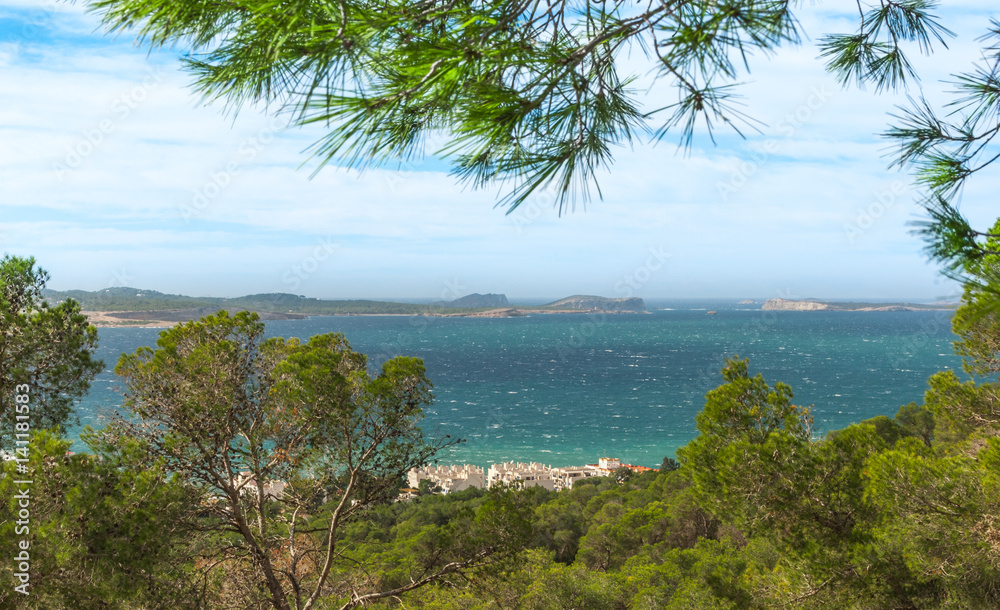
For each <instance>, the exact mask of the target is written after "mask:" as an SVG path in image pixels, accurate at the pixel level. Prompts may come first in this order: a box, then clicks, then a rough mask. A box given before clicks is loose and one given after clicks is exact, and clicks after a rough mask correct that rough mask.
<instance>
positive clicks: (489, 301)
mask: <svg viewBox="0 0 1000 610" xmlns="http://www.w3.org/2000/svg"><path fill="white" fill-rule="evenodd" d="M431 305H433V306H435V307H459V308H465V307H490V308H496V307H510V303H508V302H507V295H505V294H493V293H489V294H479V293H478V292H474V293H472V294H467V295H465V296H464V297H462V298H460V299H455V300H454V301H435V302H434V303H431Z"/></svg>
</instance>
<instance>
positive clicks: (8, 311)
mask: <svg viewBox="0 0 1000 610" xmlns="http://www.w3.org/2000/svg"><path fill="white" fill-rule="evenodd" d="M48 279H49V275H48V273H46V272H45V270H44V269H41V268H40V267H38V266H36V264H35V259H34V258H20V257H16V256H4V257H3V258H2V259H0V426H2V429H0V449H3V450H10V449H11V448H13V447H14V433H15V429H14V424H15V421H16V419H15V417H16V414H15V411H16V406H15V402H14V401H15V397H16V396H17V395H21V396H26V397H28V402H27V403H25V404H27V405H28V409H27V410H28V413H29V419H28V423H29V424H30V425H29V428H30V429H32V430H35V431H39V430H43V429H48V428H56V429H57V430H58V431H59V432H62V433H65V431H66V424H67V423H68V422H71V421H73V419H74V417H75V415H74V414H73V412H72V407H73V402H74V401H75V400H76V399H78V398H80V397H81V396H83V395H84V394H86V393H87V390H88V389H89V388H90V382H91V381H92V380H93V378H94V377H95V376H96V375H97V374H98V373H99V372H100V371H101V370H102V369H103V368H104V364H103V363H102V362H101V361H100V360H95V359H94V357H93V355H94V350H95V349H96V348H97V329H96V328H94V327H93V326H91V325H89V324H88V323H87V318H86V316H84V315H83V314H81V313H80V306H79V304H78V303H76V302H75V301H73V300H71V299H70V300H66V301H65V302H63V303H60V304H59V305H57V306H55V307H51V306H49V304H48V302H46V301H45V300H44V299H43V298H42V289H43V288H44V287H45V283H46V282H47V281H48ZM15 388H20V389H19V390H18V391H17V392H15Z"/></svg>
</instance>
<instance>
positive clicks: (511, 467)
mask: <svg viewBox="0 0 1000 610" xmlns="http://www.w3.org/2000/svg"><path fill="white" fill-rule="evenodd" d="M498 483H506V484H508V485H517V486H519V487H522V488H526V487H544V488H545V489H550V490H554V489H555V488H556V482H555V479H553V478H552V467H551V466H546V465H545V464H540V463H538V462H502V463H500V464H493V465H492V466H490V470H489V477H488V478H487V486H489V487H492V486H493V485H496V484H498Z"/></svg>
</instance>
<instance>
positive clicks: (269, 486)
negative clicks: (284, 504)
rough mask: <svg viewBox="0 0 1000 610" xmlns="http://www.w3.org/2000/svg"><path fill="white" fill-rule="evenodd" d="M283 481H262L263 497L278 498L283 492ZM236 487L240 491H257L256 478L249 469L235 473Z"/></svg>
mask: <svg viewBox="0 0 1000 610" xmlns="http://www.w3.org/2000/svg"><path fill="white" fill-rule="evenodd" d="M285 485H286V483H285V482H284V481H279V480H277V479H275V480H274V481H265V482H264V497H265V498H267V499H271V500H280V499H281V496H282V495H283V494H284V493H285ZM236 487H237V488H240V493H251V492H252V493H254V494H256V493H257V480H256V478H255V477H254V476H253V473H252V472H250V471H249V470H247V471H244V472H241V473H239V474H238V475H236Z"/></svg>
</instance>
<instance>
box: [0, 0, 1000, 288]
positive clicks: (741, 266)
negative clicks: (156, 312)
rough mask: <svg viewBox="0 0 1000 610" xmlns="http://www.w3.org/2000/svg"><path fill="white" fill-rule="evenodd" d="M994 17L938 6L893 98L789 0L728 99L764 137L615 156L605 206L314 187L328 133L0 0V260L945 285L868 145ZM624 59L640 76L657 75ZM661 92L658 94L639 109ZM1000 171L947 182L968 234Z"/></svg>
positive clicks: (904, 197)
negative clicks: (864, 85) (826, 45)
mask: <svg viewBox="0 0 1000 610" xmlns="http://www.w3.org/2000/svg"><path fill="white" fill-rule="evenodd" d="M993 7H995V2H994V1H993V0H989V1H987V0H954V1H951V0H950V1H949V2H947V3H946V8H944V9H941V10H940V14H941V16H942V22H943V24H944V25H945V26H947V27H948V28H949V29H951V30H952V31H954V32H955V34H956V37H955V38H954V39H951V40H949V42H948V46H949V48H948V49H941V48H938V49H937V52H935V53H934V54H933V55H932V56H930V57H924V56H919V55H917V54H916V53H915V52H914V55H913V56H912V57H913V63H914V66H915V67H916V69H917V70H918V72H920V74H921V75H922V77H923V78H922V81H921V83H920V84H918V85H914V86H913V87H911V88H910V90H909V91H908V92H902V93H897V94H885V93H882V94H876V93H875V92H873V91H871V90H868V91H859V90H857V89H853V88H848V89H845V88H843V87H841V86H840V85H839V84H838V83H837V82H836V80H835V79H834V78H833V77H832V76H830V75H828V74H827V73H825V71H824V68H823V63H822V61H821V60H820V59H819V57H818V55H819V52H818V50H817V46H816V41H817V40H819V39H820V38H821V36H822V35H823V34H826V33H831V32H837V33H844V32H849V31H851V30H853V29H854V28H856V12H851V11H856V10H857V9H856V5H855V3H853V2H815V3H805V2H803V3H798V4H797V8H796V10H797V15H798V17H799V20H800V21H801V24H802V28H803V31H804V34H805V39H804V41H803V43H802V44H801V45H798V46H789V47H786V48H783V49H781V50H780V51H779V52H778V53H777V54H775V55H774V56H769V57H765V56H759V55H758V56H755V57H752V58H751V66H750V67H751V72H750V74H749V75H747V76H746V78H745V80H746V82H745V84H744V85H743V86H742V88H741V93H742V94H743V95H744V97H745V104H746V107H745V110H746V112H747V113H748V114H750V115H752V116H753V117H754V118H756V119H758V120H759V121H761V122H762V123H763V126H762V127H761V133H759V134H754V133H750V134H748V137H747V138H746V139H741V138H739V137H737V136H735V135H732V134H726V133H723V134H721V135H719V136H718V137H717V138H716V141H715V143H714V144H713V143H712V141H711V140H710V139H709V138H708V137H706V136H705V135H704V134H700V135H698V136H696V138H695V141H694V145H693V147H692V148H691V149H690V150H688V151H686V152H685V151H683V150H678V148H677V146H676V144H675V143H676V140H677V138H676V137H671V136H668V137H667V138H666V139H664V140H663V141H661V142H659V143H652V142H649V141H648V139H642V140H640V141H638V142H636V143H635V144H634V145H633V146H632V147H630V148H628V147H622V148H619V149H617V150H616V152H615V162H614V163H613V164H612V165H611V167H610V168H609V169H608V170H607V171H606V172H603V173H601V174H600V175H599V183H600V187H601V190H602V192H603V199H595V200H592V201H591V202H589V203H588V204H587V205H586V206H585V207H584V206H582V205H578V206H577V207H576V209H575V210H573V211H571V212H570V213H563V214H562V215H561V216H560V215H559V213H558V210H557V209H556V208H555V207H554V206H553V202H552V199H551V197H547V196H546V195H545V194H544V193H543V194H541V195H539V196H538V197H535V198H533V199H531V200H529V201H528V202H527V203H525V204H524V205H522V206H521V207H520V208H519V209H518V210H516V211H515V212H513V213H511V214H505V210H504V209H502V208H498V207H495V205H496V203H497V201H499V197H500V196H501V195H502V193H501V191H499V190H497V189H487V190H479V191H477V190H471V189H468V188H464V187H463V186H462V185H461V184H459V183H457V182H456V180H455V179H454V178H453V177H451V176H449V175H448V165H447V162H445V161H442V160H440V159H436V158H434V157H433V156H427V157H425V158H423V159H421V160H417V161H414V162H411V163H408V164H406V165H404V166H402V167H388V168H383V169H369V170H367V171H365V172H364V173H358V172H357V171H353V170H348V169H343V168H338V167H331V166H328V167H326V168H324V169H322V170H321V171H320V172H319V173H318V174H316V175H315V176H313V170H314V169H315V163H314V162H312V161H310V159H309V156H308V154H306V152H305V150H306V149H307V148H308V147H309V145H310V144H311V143H312V142H314V141H315V140H317V139H318V138H319V137H320V136H321V135H322V132H321V131H318V130H316V129H289V128H287V127H286V122H285V120H284V119H283V118H282V117H281V116H278V115H277V114H276V113H275V109H274V108H271V109H245V110H243V111H241V112H240V113H239V114H238V115H235V116H234V115H233V114H232V113H231V112H227V111H226V109H225V108H224V106H223V105H222V104H220V103H211V104H208V103H205V101H204V100H202V99H201V98H200V97H199V96H198V95H197V94H196V93H194V92H193V91H192V89H191V88H190V75H188V74H186V73H184V72H183V71H182V70H181V64H180V62H179V61H178V57H179V56H180V54H181V53H182V52H184V51H185V49H167V50H158V51H150V50H149V49H148V48H140V47H138V46H136V44H135V41H134V37H133V36H132V35H130V34H129V33H122V34H118V35H116V36H109V35H107V34H106V33H105V32H104V31H103V29H102V28H101V26H100V24H99V21H98V19H97V17H96V16H94V15H91V14H88V13H87V12H86V11H85V7H84V4H83V3H82V2H77V3H73V4H67V3H63V2H59V3H54V2H49V1H48V0H0V73H2V75H3V78H0V137H2V142H3V144H2V146H0V252H2V253H7V254H12V255H18V256H34V257H35V258H36V259H37V260H38V263H39V264H40V266H42V267H43V268H45V269H46V270H47V271H48V272H49V273H50V276H51V280H50V282H49V287H50V288H54V289H57V290H68V289H84V290H100V289H104V288H107V287H112V286H132V287H137V288H142V289H147V290H158V291H161V292H168V293H180V294H189V295H196V296H239V295H243V294H251V293H263V292H290V293H294V294H303V295H306V296H310V297H318V298H386V299H389V298H405V299H422V298H426V299H451V298H456V297H458V296H462V295H464V294H467V293H472V292H480V293H486V292H496V293H505V294H506V295H507V296H508V298H512V299H516V298H518V297H521V298H546V297H551V298H557V297H562V296H566V295H569V294H596V295H602V296H607V297H631V296H638V297H643V298H686V297H691V298H715V297H734V298H773V297H783V298H829V299H852V298H856V299H872V300H899V299H906V300H934V299H939V298H954V296H955V295H956V293H957V288H956V286H955V285H954V284H953V283H951V282H950V281H948V280H944V279H943V278H942V277H941V276H940V274H939V271H938V269H937V268H936V267H935V266H934V265H932V264H931V263H929V262H928V261H927V259H926V257H925V255H924V254H923V252H922V248H923V244H922V242H921V241H920V240H919V239H918V238H917V237H915V236H914V235H912V234H911V231H912V226H911V224H910V223H912V222H913V221H915V220H919V219H920V217H921V216H920V214H919V208H918V207H917V206H916V205H915V203H914V198H915V192H914V190H913V189H912V188H911V185H910V180H909V177H908V176H907V175H906V174H905V173H901V172H899V171H897V170H894V169H889V168H888V163H889V159H888V157H887V156H886V154H887V152H888V149H887V146H888V145H887V142H886V141H885V140H884V139H882V138H880V137H879V136H878V134H879V133H881V132H883V131H884V130H885V129H886V128H887V127H888V125H889V123H890V121H891V118H890V116H889V113H891V112H894V111H895V109H896V106H897V105H898V104H902V103H905V100H906V97H905V96H906V94H909V95H919V94H920V93H921V92H922V93H923V94H924V95H926V96H927V98H928V99H929V100H931V101H932V102H934V101H937V102H942V101H946V100H947V98H946V97H945V96H944V94H943V92H944V91H947V89H948V85H947V84H945V83H944V82H943V81H946V80H948V78H949V74H951V73H954V72H960V71H967V70H970V69H971V68H972V65H973V62H974V61H976V60H977V59H978V58H979V56H980V53H981V44H980V43H979V42H977V40H976V39H977V38H978V37H979V36H981V35H982V34H983V33H984V32H985V31H986V28H987V27H988V25H989V19H990V18H991V17H993V16H1000V12H998V11H997V10H996V9H995V8H993ZM622 61H623V64H624V65H626V66H627V67H628V68H631V69H633V70H634V72H635V73H636V74H637V75H638V76H639V78H640V81H639V82H640V84H643V86H645V83H646V82H647V81H648V80H649V64H648V63H646V62H645V61H644V60H643V59H642V57H641V56H639V55H638V54H634V55H629V56H627V57H623V58H622ZM671 95H672V93H671V92H670V91H669V90H667V89H664V88H663V87H659V86H652V88H651V89H649V92H648V95H647V97H646V98H644V102H645V103H646V104H647V107H648V108H653V107H656V104H657V102H659V101H662V100H663V99H669V97H670V96H671ZM431 152H433V151H431ZM998 176H1000V174H996V173H994V175H986V174H984V175H982V176H977V177H975V178H974V179H973V181H972V182H971V183H970V184H969V186H968V188H967V190H966V191H965V193H964V195H963V200H962V207H961V209H962V211H963V212H964V213H965V214H966V215H967V216H968V217H970V219H971V220H972V221H973V223H974V226H980V227H985V226H988V225H989V224H992V221H993V220H995V218H996V216H997V215H998V214H1000V208H998V206H996V204H995V203H993V196H995V195H994V194H995V193H996V192H997V189H998V186H1000V177H998Z"/></svg>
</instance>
